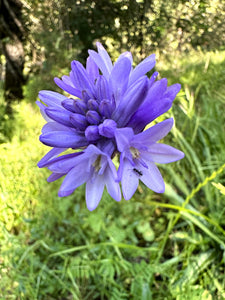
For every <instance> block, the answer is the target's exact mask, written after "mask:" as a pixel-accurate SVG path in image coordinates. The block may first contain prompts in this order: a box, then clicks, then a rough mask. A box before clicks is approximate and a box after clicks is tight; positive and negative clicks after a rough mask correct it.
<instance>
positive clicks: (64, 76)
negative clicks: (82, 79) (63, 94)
mask: <svg viewBox="0 0 225 300" xmlns="http://www.w3.org/2000/svg"><path fill="white" fill-rule="evenodd" d="M62 81H63V82H64V83H65V84H68V85H70V86H72V87H74V88H75V86H74V84H73V82H72V80H71V78H70V76H67V75H63V76H62Z"/></svg>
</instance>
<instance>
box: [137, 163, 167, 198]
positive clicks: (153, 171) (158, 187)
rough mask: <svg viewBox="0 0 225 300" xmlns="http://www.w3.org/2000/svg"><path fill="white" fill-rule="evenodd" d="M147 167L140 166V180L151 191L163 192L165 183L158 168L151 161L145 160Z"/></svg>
mask: <svg viewBox="0 0 225 300" xmlns="http://www.w3.org/2000/svg"><path fill="white" fill-rule="evenodd" d="M147 164H148V168H142V169H141V172H142V174H143V175H142V176H140V180H141V181H142V182H143V183H144V184H145V185H146V186H147V187H148V188H149V189H151V190H152V191H154V192H156V193H164V191H165V183H164V181H163V178H162V175H161V173H160V172H159V169H158V168H157V167H156V165H155V164H154V163H152V162H147Z"/></svg>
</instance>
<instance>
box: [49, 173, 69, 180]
mask: <svg viewBox="0 0 225 300" xmlns="http://www.w3.org/2000/svg"><path fill="white" fill-rule="evenodd" d="M64 175H66V174H60V173H52V174H51V175H50V176H49V177H48V178H47V181H48V182H53V181H56V180H57V179H59V178H61V177H63V176H64Z"/></svg>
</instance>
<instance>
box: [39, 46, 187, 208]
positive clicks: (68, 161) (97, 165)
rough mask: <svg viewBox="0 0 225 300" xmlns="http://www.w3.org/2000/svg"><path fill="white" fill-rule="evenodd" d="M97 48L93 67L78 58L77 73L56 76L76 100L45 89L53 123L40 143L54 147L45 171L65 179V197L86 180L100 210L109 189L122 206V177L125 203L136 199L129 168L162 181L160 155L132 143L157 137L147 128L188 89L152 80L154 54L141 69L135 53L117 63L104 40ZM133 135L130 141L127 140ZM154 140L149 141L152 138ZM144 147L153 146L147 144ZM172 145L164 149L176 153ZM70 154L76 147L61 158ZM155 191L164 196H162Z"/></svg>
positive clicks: (90, 200)
mask: <svg viewBox="0 0 225 300" xmlns="http://www.w3.org/2000/svg"><path fill="white" fill-rule="evenodd" d="M97 48H98V52H95V51H93V50H89V57H88V59H87V63H86V68H84V67H83V65H82V64H81V63H79V62H78V61H72V63H71V72H70V74H69V76H62V79H59V78H55V83H56V84H57V85H58V86H59V87H60V88H61V89H62V90H64V91H65V92H67V93H68V94H69V95H68V97H67V96H64V95H62V94H59V93H56V92H53V91H41V92H40V93H39V98H40V100H41V102H40V101H37V104H38V106H39V107H40V110H41V113H42V115H43V117H44V118H45V120H46V121H47V123H46V124H45V125H44V126H43V128H42V134H41V136H40V141H41V142H42V143H43V144H45V145H47V146H50V147H52V149H51V150H50V151H49V152H48V153H47V154H46V155H45V156H44V157H43V158H42V159H41V161H40V162H39V163H38V166H39V167H48V168H49V169H50V170H51V171H52V172H53V173H52V175H51V176H50V177H49V179H48V180H49V181H53V180H56V179H58V178H60V177H62V176H65V179H64V181H63V183H62V186H61V188H60V190H59V196H67V195H69V194H71V193H72V192H73V191H74V190H75V189H76V188H77V187H78V186H79V185H81V184H83V183H85V182H86V202H87V207H88V209H90V210H93V209H95V208H96V207H97V205H98V203H99V201H100V199H101V196H102V192H103V189H104V186H106V188H107V190H108V192H109V194H110V195H111V196H112V197H113V198H114V199H115V200H116V201H119V200H120V191H119V183H118V178H119V181H120V180H122V189H123V193H124V197H125V199H128V198H130V195H131V194H133V192H134V191H135V190H136V188H134V187H136V186H137V184H138V183H137V180H136V181H135V180H133V181H134V182H135V183H134V184H135V185H134V187H131V188H130V189H131V190H132V193H131V192H129V193H128V192H126V191H127V189H128V185H129V184H131V185H132V184H133V183H131V182H130V183H129V182H127V183H126V184H125V183H124V182H125V178H126V174H130V171H129V169H128V165H129V164H130V165H131V166H132V167H133V171H134V172H135V170H136V177H137V176H138V175H139V176H141V180H142V181H143V182H144V181H146V180H147V179H145V178H146V177H147V175H145V176H144V175H143V176H142V175H141V174H142V172H143V174H145V173H146V174H149V176H150V177H149V178H153V177H154V178H155V181H158V180H162V179H161V177H160V176H158V173H157V171H155V170H157V168H156V166H155V167H152V168H150V167H148V166H149V165H150V164H153V161H155V162H157V160H154V159H155V157H156V155H155V156H154V155H153V156H154V157H153V158H152V156H151V155H152V152H151V151H150V150H149V149H150V148H148V150H146V151H145V150H143V149H145V148H143V147H139V146H138V147H137V148H135V147H133V146H131V145H133V141H135V140H136V139H137V140H138V139H140V137H141V136H145V135H146V134H145V132H150V134H151V131H148V130H147V131H144V132H142V131H143V130H144V128H145V126H146V125H147V124H148V123H150V122H151V121H153V120H154V119H155V118H157V117H158V116H160V115H161V114H163V113H165V112H166V111H167V110H168V109H170V108H171V106H172V102H173V100H174V98H175V96H176V94H177V93H178V92H179V89H180V85H179V84H174V85H172V86H170V87H167V80H166V79H165V78H164V79H161V80H159V81H155V80H156V77H157V75H158V73H157V72H155V73H153V75H152V76H151V78H150V79H149V78H148V77H147V76H146V75H145V74H146V73H147V72H149V71H150V70H151V69H152V68H153V67H154V65H155V55H154V54H153V55H150V56H149V57H147V58H146V59H145V60H143V61H142V62H141V63H140V64H139V65H137V66H136V67H135V68H133V67H132V64H133V61H132V55H131V54H130V53H129V52H125V53H122V54H121V55H120V56H119V58H118V59H117V61H116V62H115V64H114V65H113V64H112V61H111V59H110V57H109V55H108V53H107V51H106V50H105V49H104V47H103V46H102V45H101V44H100V43H97ZM152 130H153V129H152ZM126 134H128V136H129V137H130V139H129V142H128V143H125V142H124V143H123V142H122V140H123V138H124V135H126ZM150 134H149V135H150ZM149 135H148V140H149V141H151V138H150V137H149ZM158 137H159V138H160V134H159V135H158ZM142 142H143V143H145V141H144V140H142ZM149 143H150V142H148V144H146V146H145V147H148V146H149ZM134 144H135V143H134ZM156 145H158V146H156ZM156 145H151V147H153V148H154V147H155V148H154V149H155V151H156V152H157V151H162V149H161V148H160V146H159V144H156ZM132 147H133V148H134V149H135V150H133V151H137V153H139V154H140V155H137V157H136V158H134V156H133V158H132V149H133V148H132ZM157 147H159V149H158V148H157ZM168 147H169V146H168ZM168 147H167V148H164V150H165V153H166V152H167V151H170V150H171V149H170V148H168ZM153 148H151V149H153ZM67 149H72V152H73V153H71V154H66V155H61V154H62V153H63V152H64V151H65V150H67ZM129 149H130V150H129ZM146 149H147V148H146ZM157 149H158V150H157ZM129 151H131V154H129ZM143 151H144V152H143ZM149 151H150V152H149ZM152 151H153V150H152ZM177 151H178V150H177ZM118 152H119V153H121V159H120V167H119V170H118V176H116V169H115V166H114V164H113V162H112V159H113V157H114V156H115V154H116V153H118ZM147 153H151V155H150V154H149V155H147ZM177 153H178V152H177ZM179 153H180V152H179ZM133 155H134V152H133ZM179 155H180V156H179ZM179 155H178V156H179V157H180V158H181V154H179ZM178 156H177V159H179V158H178ZM128 162H129V163H128ZM139 164H140V166H139ZM141 166H142V167H141ZM143 168H144V169H143ZM146 170H148V172H147V171H146ZM151 170H152V173H151ZM132 174H133V173H132ZM160 182H161V181H160ZM159 185H160V186H161V183H159ZM147 186H149V187H150V188H152V189H153V190H155V191H156V192H161V191H162V189H155V188H154V187H152V186H151V185H148V184H147Z"/></svg>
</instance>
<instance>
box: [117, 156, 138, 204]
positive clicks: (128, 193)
mask: <svg viewBox="0 0 225 300" xmlns="http://www.w3.org/2000/svg"><path fill="white" fill-rule="evenodd" d="M121 184H122V191H123V197H124V199H125V200H129V199H130V198H131V197H132V196H133V194H134V193H135V191H136V189H137V188H138V184H139V179H138V177H137V176H136V175H135V173H134V172H133V167H132V165H131V164H130V163H129V161H128V160H127V159H125V160H124V165H123V175H122V180H121Z"/></svg>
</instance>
